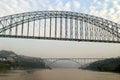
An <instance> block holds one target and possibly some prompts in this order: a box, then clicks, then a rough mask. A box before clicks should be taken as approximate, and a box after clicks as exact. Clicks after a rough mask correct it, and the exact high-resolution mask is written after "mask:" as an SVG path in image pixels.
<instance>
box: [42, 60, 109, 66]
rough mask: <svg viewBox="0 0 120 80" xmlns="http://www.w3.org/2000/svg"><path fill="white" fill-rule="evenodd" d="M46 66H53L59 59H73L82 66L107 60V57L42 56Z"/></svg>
mask: <svg viewBox="0 0 120 80" xmlns="http://www.w3.org/2000/svg"><path fill="white" fill-rule="evenodd" d="M42 59H43V61H44V62H45V65H46V66H52V65H53V64H55V63H56V62H57V61H72V62H75V63H77V64H79V65H80V66H84V65H88V64H90V63H93V62H96V61H100V60H105V59H107V58H42Z"/></svg>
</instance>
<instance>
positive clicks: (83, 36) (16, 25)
mask: <svg viewBox="0 0 120 80" xmlns="http://www.w3.org/2000/svg"><path fill="white" fill-rule="evenodd" d="M0 37H8V38H26V39H49V40H69V41H89V42H109V43H120V24H117V23H115V22H112V21H110V20H106V19H103V18H100V17H96V16H93V15H88V14H83V13H77V12H69V11H35V12H26V13H20V14H14V15H8V16H4V17H0Z"/></svg>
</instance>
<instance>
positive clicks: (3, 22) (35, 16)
mask: <svg viewBox="0 0 120 80" xmlns="http://www.w3.org/2000/svg"><path fill="white" fill-rule="evenodd" d="M45 18H46V19H47V18H67V19H74V20H80V21H83V22H87V23H90V24H93V25H95V26H97V27H99V28H102V29H104V30H106V31H108V32H109V33H110V34H112V35H114V36H116V37H117V38H118V39H120V24H117V23H115V22H112V21H110V20H106V19H103V18H100V17H96V16H92V15H88V14H83V13H77V12H69V11H35V12H26V13H20V14H14V15H8V16H4V17H0V26H1V27H0V33H3V32H4V31H6V30H8V29H11V28H13V27H16V25H23V24H24V23H27V22H32V21H34V20H40V19H45Z"/></svg>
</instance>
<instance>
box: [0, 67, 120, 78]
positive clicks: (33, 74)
mask: <svg viewBox="0 0 120 80" xmlns="http://www.w3.org/2000/svg"><path fill="white" fill-rule="evenodd" d="M0 80H120V74H119V73H112V72H97V71H88V70H80V69H52V70H49V69H43V70H42V69H37V70H12V71H9V72H4V73H2V72H0Z"/></svg>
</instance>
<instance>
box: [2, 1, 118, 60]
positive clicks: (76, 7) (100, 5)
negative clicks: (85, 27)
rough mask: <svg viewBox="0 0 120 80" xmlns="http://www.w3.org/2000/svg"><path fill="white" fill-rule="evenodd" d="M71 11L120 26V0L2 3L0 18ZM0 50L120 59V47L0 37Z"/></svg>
mask: <svg viewBox="0 0 120 80" xmlns="http://www.w3.org/2000/svg"><path fill="white" fill-rule="evenodd" d="M48 10H58V11H72V12H79V13H85V14H90V15H95V16H98V17H102V18H105V19H108V20H111V21H114V22H116V23H120V19H119V18H120V1H119V0H0V17H2V16H7V15H11V14H17V13H23V12H32V11H48ZM0 50H11V51H14V52H16V53H17V54H20V55H26V56H34V57H78V58H81V57H100V58H101V57H117V56H120V44H117V43H98V42H75V41H57V40H41V39H40V40H36V39H15V38H12V39H11V38H0Z"/></svg>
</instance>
